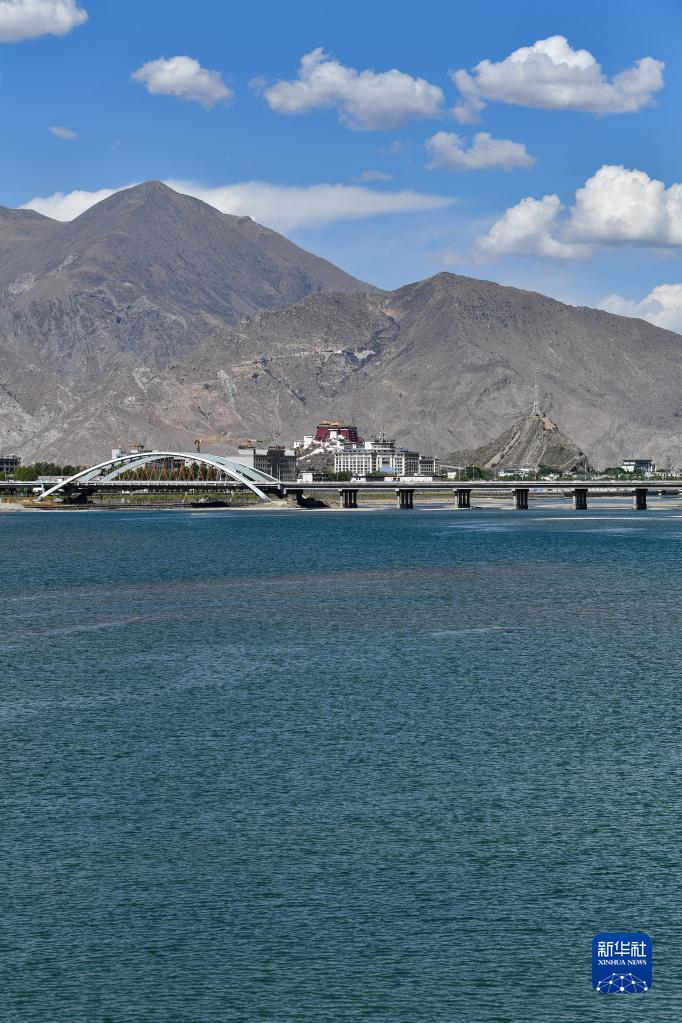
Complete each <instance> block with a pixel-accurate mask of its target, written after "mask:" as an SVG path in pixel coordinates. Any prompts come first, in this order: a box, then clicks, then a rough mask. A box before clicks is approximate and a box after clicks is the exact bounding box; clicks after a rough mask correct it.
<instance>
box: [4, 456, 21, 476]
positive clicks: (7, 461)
mask: <svg viewBox="0 0 682 1023" xmlns="http://www.w3.org/2000/svg"><path fill="white" fill-rule="evenodd" d="M20 465H21V458H20V457H19V455H0V472H1V473H4V475H5V476H11V475H12V473H13V472H14V471H15V469H18V468H19V466H20Z"/></svg>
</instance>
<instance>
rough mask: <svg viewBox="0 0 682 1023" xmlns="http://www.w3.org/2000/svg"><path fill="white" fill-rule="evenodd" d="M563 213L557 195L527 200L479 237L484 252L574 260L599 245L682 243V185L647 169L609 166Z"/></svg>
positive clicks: (479, 243)
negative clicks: (666, 181)
mask: <svg viewBox="0 0 682 1023" xmlns="http://www.w3.org/2000/svg"><path fill="white" fill-rule="evenodd" d="M562 209H563V207H562V205H561V202H560V201H559V198H558V196H556V195H546V196H544V198H542V199H533V198H531V197H528V198H526V199H522V200H521V202H520V203H518V204H517V205H516V206H512V207H511V208H510V209H508V210H507V211H506V213H504V215H503V216H502V217H501V218H500V219H499V220H498V221H497V222H496V223H495V224H493V226H492V228H491V229H490V231H489V232H488V233H487V234H486V235H483V236H482V237H480V238H479V239H478V249H479V252H482V253H484V254H487V255H489V256H493V255H511V254H514V253H516V254H519V255H530V254H533V255H545V256H559V257H564V258H568V259H573V258H580V257H582V256H584V255H589V253H590V252H591V251H592V248H593V247H594V246H616V245H651V246H656V247H660V248H673V247H676V246H679V245H682V184H672V185H670V186H669V187H668V188H666V186H665V185H664V183H663V182H662V181H657V180H656V179H655V178H650V177H649V175H648V174H647V173H646V172H645V171H640V170H628V169H627V168H625V167H622V166H614V165H609V164H605V165H604V166H603V167H600V168H599V170H598V171H597V172H596V173H595V174H593V175H592V177H591V178H589V179H588V180H587V181H586V182H585V184H584V185H583V186H582V188H579V189H578V190H577V192H576V197H575V203H574V204H573V206H571V207H570V208H569V209H568V210H567V211H566V212H565V213H564V214H563V215H562ZM540 211H542V212H540ZM530 220H532V221H533V225H534V226H533V230H532V231H531V232H530V234H529V233H528V228H529V225H530Z"/></svg>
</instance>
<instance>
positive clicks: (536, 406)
mask: <svg viewBox="0 0 682 1023" xmlns="http://www.w3.org/2000/svg"><path fill="white" fill-rule="evenodd" d="M534 397H535V400H534V402H533V411H532V412H531V415H532V416H538V417H539V418H542V416H543V411H542V409H541V408H540V398H539V395H538V371H537V370H535V390H534Z"/></svg>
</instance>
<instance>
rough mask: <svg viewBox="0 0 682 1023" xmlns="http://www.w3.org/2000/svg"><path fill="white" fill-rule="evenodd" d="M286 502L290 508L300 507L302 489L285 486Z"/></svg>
mask: <svg viewBox="0 0 682 1023" xmlns="http://www.w3.org/2000/svg"><path fill="white" fill-rule="evenodd" d="M286 495H287V504H288V506H289V507H290V508H300V506H301V505H302V504H303V491H302V490H291V489H290V488H289V487H287V490H286Z"/></svg>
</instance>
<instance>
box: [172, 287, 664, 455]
mask: <svg viewBox="0 0 682 1023" xmlns="http://www.w3.org/2000/svg"><path fill="white" fill-rule="evenodd" d="M681 354H682V338H681V337H680V336H679V335H677V334H674V333H672V332H670V331H665V330H661V329H660V328H657V327H654V326H652V325H651V324H649V323H646V322H644V321H643V320H636V319H631V318H627V317H620V316H614V315H612V314H610V313H606V312H601V311H599V310H595V309H588V308H575V307H573V306H568V305H564V304H563V303H561V302H557V301H554V300H553V299H550V298H546V297H545V296H543V295H539V294H534V293H532V292H526V291H519V290H517V289H515V288H507V287H502V286H500V285H497V284H493V283H491V282H489V281H479V280H473V279H471V278H466V277H459V276H455V275H453V274H446V273H444V274H438V275H436V276H435V277H432V278H429V279H428V280H425V281H421V282H419V283H417V284H411V285H408V286H406V287H404V288H400V289H398V290H397V291H394V292H390V293H383V294H372V295H346V296H343V295H331V296H330V295H314V296H309V297H308V298H306V299H304V300H302V301H301V302H298V303H296V304H294V305H293V306H290V307H288V308H286V309H282V310H278V311H271V312H262V313H259V314H257V315H256V316H254V317H252V318H251V319H250V320H249V321H248V322H247V323H244V324H240V325H238V326H237V327H234V328H231V329H230V330H228V331H226V332H221V333H219V334H217V335H216V336H215V337H214V338H212V339H211V340H210V341H208V342H207V343H206V344H205V345H204V346H202V347H201V348H200V349H199V351H197V352H196V353H195V354H194V355H193V356H192V357H190V359H189V360H188V361H187V362H186V363H185V364H184V365H183V366H179V367H178V368H177V369H176V370H175V375H176V379H177V382H178V389H179V392H182V393H183V395H184V397H183V402H184V401H186V400H187V399H189V401H188V402H187V404H186V405H183V412H184V414H185V415H188V416H189V415H192V414H194V413H196V411H197V410H199V409H200V410H201V414H202V415H203V416H204V417H205V419H206V421H207V422H209V423H211V424H212V426H214V427H217V428H220V429H223V430H225V431H226V432H227V433H230V432H234V431H235V430H237V429H239V431H240V432H242V433H247V434H250V435H256V436H263V435H264V434H266V433H267V435H268V436H270V437H273V438H276V439H281V440H285V439H290V438H292V437H299V436H302V435H303V433H304V432H309V430H310V427H311V424H314V423H315V422H317V421H318V420H319V419H320V418H324V417H329V416H331V417H333V418H339V419H342V420H344V421H351V422H357V423H358V426H359V427H360V428H361V430H362V432H363V433H365V435H368V434H370V433H371V432H372V431H378V430H379V429H380V428H382V427H383V428H384V429H385V430H386V432H387V433H389V434H391V435H394V436H396V437H397V438H398V440H399V441H401V442H402V443H406V444H410V445H415V446H419V447H420V448H421V449H422V450H425V451H430V452H435V453H438V454H443V453H444V452H448V451H453V450H461V449H465V448H475V447H478V446H480V445H481V444H484V443H486V442H487V441H488V440H489V439H491V438H495V437H497V435H498V434H499V433H500V430H501V429H508V428H509V427H510V426H511V425H512V424H513V423H514V422H515V421H516V420H517V419H519V417H520V416H523V415H524V414H527V413H528V412H529V411H530V408H531V406H532V401H533V377H534V372H535V371H536V370H537V372H538V381H539V385H540V399H541V404H542V407H543V408H544V409H545V410H546V412H547V414H548V415H551V417H552V419H554V420H556V421H557V422H560V423H561V424H562V428H564V429H565V430H566V433H567V434H568V435H569V436H570V437H572V438H573V439H574V440H575V442H576V444H577V445H578V446H579V448H580V449H581V450H582V451H585V452H587V454H588V455H589V456H590V458H591V460H592V461H596V462H598V463H600V464H604V463H605V462H606V463H608V464H614V461H616V462H617V461H618V460H619V459H620V458H621V457H622V456H623V455H624V454H626V453H630V452H638V453H641V454H647V455H648V454H651V455H655V456H656V457H657V458H658V459H659V462H660V461H661V460H662V459H663V458H665V457H670V458H672V459H673V460H680V461H681V464H682V436H681V435H680V422H681V421H680V416H681V415H682V395H681V392H680V387H681V386H682V361H681V359H680V355H681ZM212 432H216V431H212Z"/></svg>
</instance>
